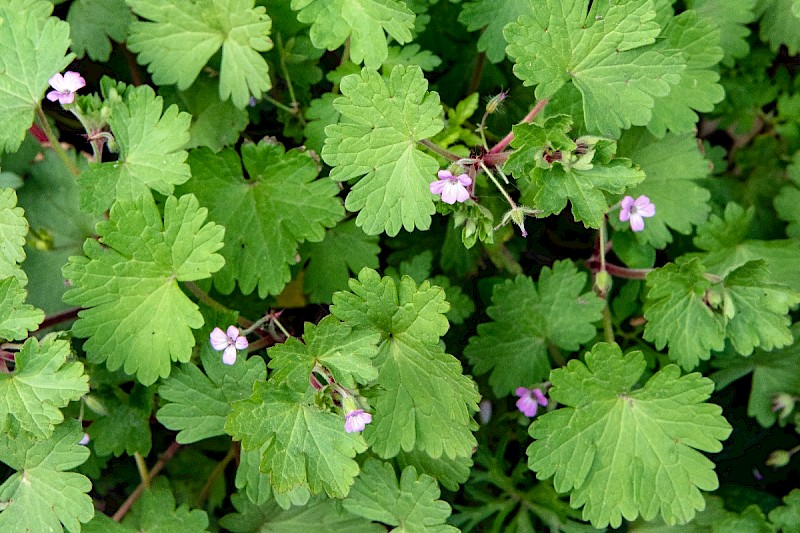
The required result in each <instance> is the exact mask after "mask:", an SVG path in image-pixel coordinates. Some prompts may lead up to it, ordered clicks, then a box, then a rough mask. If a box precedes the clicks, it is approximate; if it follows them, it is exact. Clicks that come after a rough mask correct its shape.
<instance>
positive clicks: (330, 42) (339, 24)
mask: <svg viewBox="0 0 800 533" xmlns="http://www.w3.org/2000/svg"><path fill="white" fill-rule="evenodd" d="M292 9H293V10H295V11H299V13H298V14H297V20H299V21H300V22H304V23H306V24H311V29H310V35H311V42H312V43H314V46H316V47H317V48H327V49H328V50H335V49H337V48H339V47H340V46H341V45H343V44H344V43H345V41H346V40H347V39H348V38H349V39H350V59H351V60H353V61H354V62H356V63H361V62H363V63H364V64H365V65H366V66H367V67H369V68H372V69H377V68H378V67H380V66H381V63H383V62H384V61H386V58H387V56H388V47H387V44H386V41H387V37H391V38H392V39H394V40H395V41H397V42H398V43H399V44H404V43H407V42H409V41H410V40H411V38H412V34H411V30H412V29H413V28H414V19H415V16H414V13H413V12H412V11H411V10H410V9H408V7H406V5H405V3H404V2H400V1H397V0H292Z"/></svg>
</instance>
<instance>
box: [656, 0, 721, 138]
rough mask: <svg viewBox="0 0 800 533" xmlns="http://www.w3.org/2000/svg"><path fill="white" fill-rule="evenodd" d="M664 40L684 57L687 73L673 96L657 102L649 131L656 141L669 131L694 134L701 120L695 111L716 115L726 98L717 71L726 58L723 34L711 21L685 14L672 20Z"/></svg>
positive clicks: (688, 13)
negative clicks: (715, 107) (722, 46)
mask: <svg viewBox="0 0 800 533" xmlns="http://www.w3.org/2000/svg"><path fill="white" fill-rule="evenodd" d="M662 37H663V38H664V39H665V44H666V45H667V46H669V47H671V48H676V49H678V50H680V51H681V52H682V53H683V55H684V58H685V60H686V69H685V70H684V71H683V72H682V73H681V81H680V82H678V84H677V85H675V86H673V87H672V89H671V90H670V92H669V94H668V95H666V96H662V97H660V98H658V99H656V105H655V107H654V108H653V118H652V120H651V121H650V122H649V123H648V124H647V128H648V129H649V130H650V131H651V132H652V133H653V134H654V135H655V136H656V137H663V136H664V135H665V134H666V132H667V130H669V131H671V132H673V133H687V134H694V130H695V125H696V124H697V120H698V116H697V113H695V111H701V112H703V113H708V112H710V111H713V110H714V104H717V103H719V102H721V101H722V99H723V98H725V91H724V90H723V88H722V86H721V85H720V84H719V83H717V82H718V81H719V73H718V72H717V70H716V65H717V63H719V62H720V61H721V60H722V57H723V55H724V52H723V51H722V48H721V47H720V46H719V42H720V32H719V30H718V29H717V27H716V26H715V25H714V23H713V22H712V21H711V20H709V19H706V18H705V17H701V16H699V15H698V14H697V13H696V12H695V11H684V12H683V13H681V14H680V15H678V16H676V17H673V18H672V19H670V21H669V23H667V25H666V27H665V28H664V33H663V34H662Z"/></svg>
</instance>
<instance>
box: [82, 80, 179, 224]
mask: <svg viewBox="0 0 800 533" xmlns="http://www.w3.org/2000/svg"><path fill="white" fill-rule="evenodd" d="M163 107H164V106H163V99H162V98H161V97H160V96H156V93H155V92H154V91H153V89H151V88H150V87H149V86H147V85H142V86H139V87H130V88H128V90H127V91H126V93H125V97H124V101H123V102H121V103H115V104H114V105H113V106H112V112H111V117H109V119H108V124H109V126H110V127H111V132H112V133H113V134H114V139H115V140H116V143H117V145H118V146H119V160H118V161H114V162H109V163H93V164H91V165H90V166H89V170H88V171H85V172H83V173H82V174H81V175H80V176H79V177H78V185H80V187H81V209H82V210H84V211H86V212H89V213H94V214H99V213H102V212H103V211H105V210H107V209H108V208H109V207H111V204H113V203H114V201H115V200H128V201H130V200H135V199H138V198H139V197H141V196H142V195H143V194H145V193H147V192H148V190H149V189H153V190H155V191H157V192H159V193H161V194H163V195H165V196H169V195H171V194H172V192H173V190H174V188H175V185H179V184H181V183H183V182H185V181H186V180H188V179H189V177H190V174H189V166H188V165H187V164H186V162H185V161H186V156H187V154H186V150H184V149H183V147H184V145H185V144H186V143H187V142H188V141H189V132H188V130H189V122H190V120H191V117H190V116H189V114H188V113H182V112H179V111H178V107H177V106H170V107H168V108H167V110H166V111H164V112H163V114H162V110H163Z"/></svg>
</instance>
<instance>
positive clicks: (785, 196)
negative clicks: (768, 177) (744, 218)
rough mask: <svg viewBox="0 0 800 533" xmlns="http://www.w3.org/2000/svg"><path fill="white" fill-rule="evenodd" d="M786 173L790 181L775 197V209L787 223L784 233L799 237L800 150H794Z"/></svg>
mask: <svg viewBox="0 0 800 533" xmlns="http://www.w3.org/2000/svg"><path fill="white" fill-rule="evenodd" d="M786 173H787V174H788V175H789V179H790V180H791V182H792V183H790V184H787V185H785V186H784V187H782V188H781V190H780V194H778V196H777V197H776V198H775V210H776V211H777V212H778V216H779V217H781V219H782V220H785V221H787V222H788V223H789V225H788V226H787V227H786V234H787V235H788V236H789V237H793V238H796V239H800V209H798V206H799V205H800V188H798V187H800V151H798V152H795V154H794V157H793V158H792V163H791V164H790V165H789V166H788V167H787V169H786ZM751 218H752V217H751Z"/></svg>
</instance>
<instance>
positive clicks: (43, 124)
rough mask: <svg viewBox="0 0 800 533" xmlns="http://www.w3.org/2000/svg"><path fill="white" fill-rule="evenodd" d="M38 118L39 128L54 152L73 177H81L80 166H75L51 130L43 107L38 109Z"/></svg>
mask: <svg viewBox="0 0 800 533" xmlns="http://www.w3.org/2000/svg"><path fill="white" fill-rule="evenodd" d="M36 118H37V119H38V120H37V122H39V127H40V128H42V131H43V132H44V134H45V136H47V140H48V142H50V146H52V147H53V150H55V151H56V153H57V154H58V157H60V158H61V161H62V162H63V163H64V166H65V167H67V170H69V171H70V172H71V173H72V175H73V176H80V175H81V169H79V168H78V165H76V164H75V161H73V160H72V158H70V157H69V155H68V154H67V152H66V151H64V148H63V147H62V146H61V143H60V142H59V141H58V138H57V137H56V135H55V133H53V130H52V128H50V123H49V122H48V121H47V117H46V116H45V114H44V111H43V110H42V107H41V106H37V107H36Z"/></svg>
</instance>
